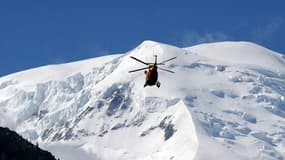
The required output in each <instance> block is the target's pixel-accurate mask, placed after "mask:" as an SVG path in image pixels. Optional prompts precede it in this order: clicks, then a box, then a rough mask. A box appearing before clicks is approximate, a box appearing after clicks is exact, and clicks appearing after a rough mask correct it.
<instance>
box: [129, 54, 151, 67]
mask: <svg viewBox="0 0 285 160" xmlns="http://www.w3.org/2000/svg"><path fill="white" fill-rule="evenodd" d="M131 58H132V59H134V60H136V61H138V62H140V63H143V64H145V65H150V64H152V63H146V62H144V61H142V60H139V59H137V58H135V57H133V56H131Z"/></svg>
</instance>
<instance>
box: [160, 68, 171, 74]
mask: <svg viewBox="0 0 285 160" xmlns="http://www.w3.org/2000/svg"><path fill="white" fill-rule="evenodd" d="M158 68H159V69H160V70H163V71H166V72H170V73H174V72H173V71H171V70H168V69H164V68H161V67H158Z"/></svg>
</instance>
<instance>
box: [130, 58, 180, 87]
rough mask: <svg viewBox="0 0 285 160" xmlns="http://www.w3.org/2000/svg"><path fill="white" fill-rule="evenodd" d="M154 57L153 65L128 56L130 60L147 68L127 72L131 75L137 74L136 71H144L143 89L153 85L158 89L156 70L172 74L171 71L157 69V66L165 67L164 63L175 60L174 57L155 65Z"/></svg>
mask: <svg viewBox="0 0 285 160" xmlns="http://www.w3.org/2000/svg"><path fill="white" fill-rule="evenodd" d="M154 57H155V61H154V63H147V62H144V61H142V60H140V59H138V58H136V57H133V56H130V58H132V59H134V60H136V61H138V62H140V63H142V64H145V65H148V67H144V68H139V69H135V70H131V71H129V73H132V72H137V71H140V70H145V71H144V73H145V75H146V81H145V84H144V87H146V86H153V85H156V86H157V87H158V88H159V87H160V82H159V81H158V72H157V69H160V70H162V71H166V72H170V73H174V72H173V71H171V70H168V69H164V68H161V67H158V65H165V63H166V62H168V61H171V60H173V59H175V58H176V57H173V58H170V59H167V60H165V61H162V62H160V63H157V55H154ZM146 69H147V70H146Z"/></svg>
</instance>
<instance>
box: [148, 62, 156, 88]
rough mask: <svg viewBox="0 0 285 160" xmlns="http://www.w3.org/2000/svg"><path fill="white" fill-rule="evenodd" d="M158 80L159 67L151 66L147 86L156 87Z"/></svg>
mask: <svg viewBox="0 0 285 160" xmlns="http://www.w3.org/2000/svg"><path fill="white" fill-rule="evenodd" d="M157 79H158V73H157V66H156V65H150V66H149V68H148V71H147V73H146V85H149V86H152V85H155V84H156V82H157Z"/></svg>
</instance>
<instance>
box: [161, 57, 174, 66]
mask: <svg viewBox="0 0 285 160" xmlns="http://www.w3.org/2000/svg"><path fill="white" fill-rule="evenodd" d="M175 58H176V57H173V58H170V59H167V60H165V61H162V62H160V63H157V64H158V65H164V64H165V63H166V62H168V61H171V60H173V59H175Z"/></svg>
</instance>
